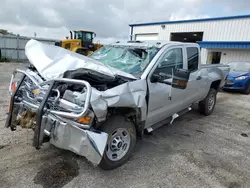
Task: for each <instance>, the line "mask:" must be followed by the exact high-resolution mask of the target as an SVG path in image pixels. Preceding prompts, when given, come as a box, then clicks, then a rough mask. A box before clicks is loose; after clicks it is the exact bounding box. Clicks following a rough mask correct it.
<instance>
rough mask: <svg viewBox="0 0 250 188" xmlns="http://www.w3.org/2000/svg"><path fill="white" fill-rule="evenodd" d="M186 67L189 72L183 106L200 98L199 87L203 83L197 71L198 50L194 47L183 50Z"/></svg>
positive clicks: (199, 72)
mask: <svg viewBox="0 0 250 188" xmlns="http://www.w3.org/2000/svg"><path fill="white" fill-rule="evenodd" d="M185 54H186V60H187V67H186V69H187V70H189V71H190V77H189V82H188V85H187V88H186V94H187V95H186V100H185V101H184V104H185V106H186V107H187V106H189V105H190V104H192V103H193V102H195V101H197V100H199V98H200V90H199V89H200V86H201V84H202V82H203V80H202V76H201V71H199V70H198V69H199V62H200V50H199V48H198V47H195V46H186V48H185Z"/></svg>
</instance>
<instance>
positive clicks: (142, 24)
mask: <svg viewBox="0 0 250 188" xmlns="http://www.w3.org/2000/svg"><path fill="white" fill-rule="evenodd" d="M243 18H250V14H247V15H238V16H227V17H216V18H202V19H192V20H176V21H163V22H148V23H137V24H129V26H130V27H133V26H147V25H163V24H175V23H189V22H207V21H218V20H232V19H243Z"/></svg>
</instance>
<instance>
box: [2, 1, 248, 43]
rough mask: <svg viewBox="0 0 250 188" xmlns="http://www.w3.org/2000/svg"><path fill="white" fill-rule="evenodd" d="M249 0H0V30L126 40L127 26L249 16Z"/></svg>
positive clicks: (57, 37)
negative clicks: (84, 34)
mask: <svg viewBox="0 0 250 188" xmlns="http://www.w3.org/2000/svg"><path fill="white" fill-rule="evenodd" d="M249 10H250V1H249V0H1V11H0V28H2V29H7V30H9V31H11V32H13V33H17V34H20V35H24V36H34V32H36V33H37V37H44V38H55V39H63V38H65V37H66V36H69V32H68V31H69V30H77V29H86V30H93V31H95V32H96V34H97V36H98V38H97V39H98V40H100V41H101V42H109V41H112V40H119V39H128V36H129V26H128V24H130V23H141V22H151V21H167V20H180V19H193V18H204V17H219V16H230V15H242V14H248V13H249V14H250V11H249Z"/></svg>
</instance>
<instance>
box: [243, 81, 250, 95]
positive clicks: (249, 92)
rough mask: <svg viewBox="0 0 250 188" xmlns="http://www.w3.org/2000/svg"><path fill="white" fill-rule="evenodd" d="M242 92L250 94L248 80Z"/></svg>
mask: <svg viewBox="0 0 250 188" xmlns="http://www.w3.org/2000/svg"><path fill="white" fill-rule="evenodd" d="M243 93H244V94H245V95H249V94H250V82H249V83H248V84H247V85H246V88H245V89H244V91H243Z"/></svg>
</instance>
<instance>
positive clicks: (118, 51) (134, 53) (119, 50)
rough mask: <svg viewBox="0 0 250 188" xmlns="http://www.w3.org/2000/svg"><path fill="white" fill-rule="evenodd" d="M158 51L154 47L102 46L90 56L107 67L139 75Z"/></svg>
mask: <svg viewBox="0 0 250 188" xmlns="http://www.w3.org/2000/svg"><path fill="white" fill-rule="evenodd" d="M158 51H159V48H156V47H151V48H147V49H142V48H128V47H114V46H104V47H103V48H101V49H100V50H98V51H96V52H94V53H93V54H92V55H90V57H92V58H94V59H96V60H98V61H100V62H102V63H103V64H105V65H107V66H109V67H113V68H116V69H119V70H122V71H124V72H127V73H130V74H133V75H140V74H142V72H143V71H144V70H145V68H146V67H147V65H148V63H149V62H150V61H151V60H152V58H153V57H154V56H155V55H156V53H157V52H158Z"/></svg>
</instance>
